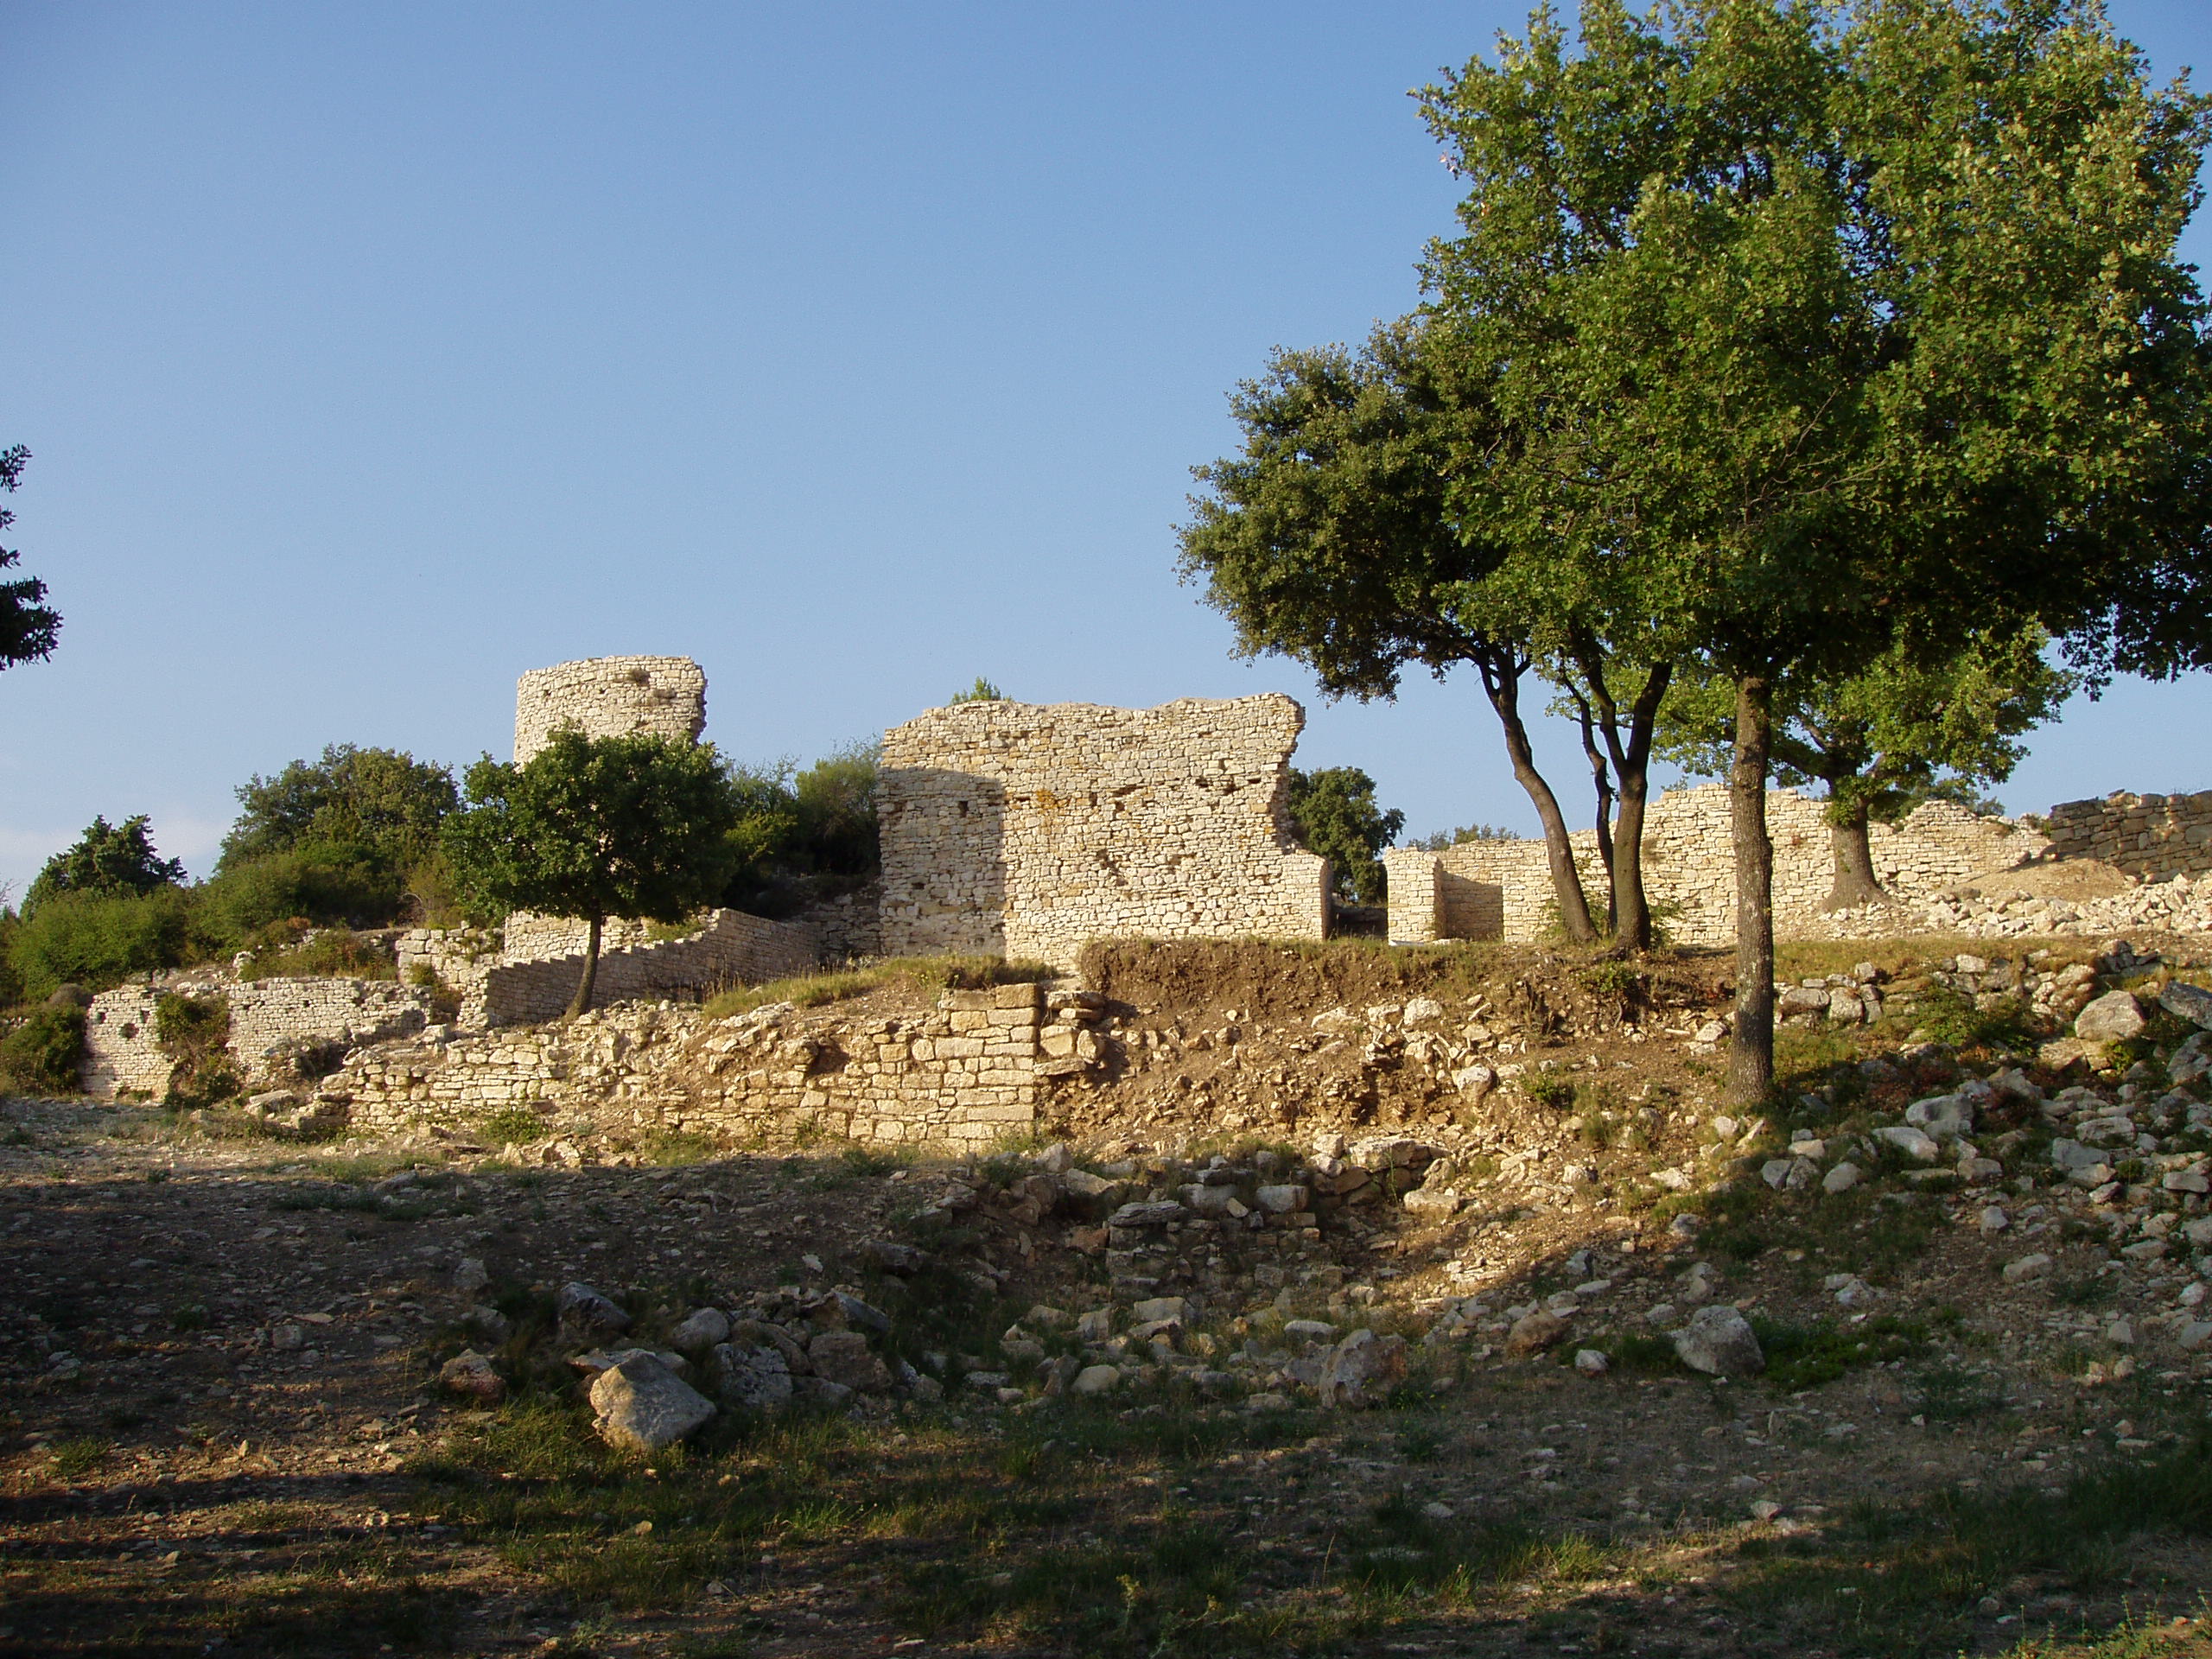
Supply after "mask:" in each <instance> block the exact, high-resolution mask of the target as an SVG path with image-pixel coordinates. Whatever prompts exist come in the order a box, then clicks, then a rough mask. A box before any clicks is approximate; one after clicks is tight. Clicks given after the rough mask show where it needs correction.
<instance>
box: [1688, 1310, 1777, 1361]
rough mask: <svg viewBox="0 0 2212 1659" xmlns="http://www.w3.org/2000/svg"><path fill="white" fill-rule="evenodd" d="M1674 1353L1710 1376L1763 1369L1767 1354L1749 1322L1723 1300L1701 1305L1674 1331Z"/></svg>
mask: <svg viewBox="0 0 2212 1659" xmlns="http://www.w3.org/2000/svg"><path fill="white" fill-rule="evenodd" d="M1675 1354H1676V1356H1677V1357H1680V1359H1681V1362H1682V1363H1683V1364H1685V1365H1687V1366H1688V1367H1689V1368H1690V1369H1691V1370H1694V1371H1703V1372H1706V1373H1707V1375H1709V1376H1753V1375H1755V1374H1756V1373H1758V1372H1760V1371H1763V1370H1765V1369H1766V1354H1765V1351H1764V1350H1762V1349H1761V1348H1760V1346H1759V1339H1758V1337H1757V1336H1755V1335H1754V1334H1753V1333H1752V1331H1751V1322H1750V1321H1749V1320H1747V1319H1745V1317H1744V1316H1743V1314H1742V1313H1739V1312H1738V1310H1737V1309H1735V1308H1734V1307H1732V1306H1729V1305H1728V1304H1727V1303H1726V1302H1716V1303H1714V1304H1713V1305H1712V1306H1709V1307H1700V1309H1698V1311H1697V1312H1696V1313H1693V1314H1691V1315H1690V1318H1689V1323H1688V1324H1687V1325H1684V1326H1683V1327H1682V1328H1681V1330H1680V1331H1677V1332H1675Z"/></svg>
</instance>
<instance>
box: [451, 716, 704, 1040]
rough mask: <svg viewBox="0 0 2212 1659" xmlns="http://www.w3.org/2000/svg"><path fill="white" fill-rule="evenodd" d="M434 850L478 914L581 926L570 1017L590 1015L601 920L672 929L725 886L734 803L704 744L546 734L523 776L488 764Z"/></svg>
mask: <svg viewBox="0 0 2212 1659" xmlns="http://www.w3.org/2000/svg"><path fill="white" fill-rule="evenodd" d="M464 782H465V786H466V790H467V804H466V806H465V807H464V809H463V810H461V811H459V812H457V813H455V814H454V816H453V817H450V818H449V819H448V820H447V821H446V823H445V826H444V829H443V831H442V841H443V844H444V846H445V848H446V850H447V853H448V857H449V858H450V860H451V862H452V866H453V869H454V875H455V878H456V880H458V881H459V882H460V884H461V887H462V888H463V889H464V891H466V892H467V893H469V894H470V895H471V896H473V897H474V898H475V899H477V900H478V901H479V902H480V903H481V904H483V905H485V906H487V907H490V908H493V909H495V910H497V911H499V912H507V911H512V910H531V911H537V912H541V913H543V914H545V915H549V916H565V917H573V918H578V919H580V920H584V921H588V923H589V924H590V932H589V942H588V945H587V948H586V951H585V957H584V965H583V971H582V976H581V977H580V978H579V980H578V982H577V985H576V994H575V999H574V1000H573V1001H571V1003H570V1004H569V1012H570V1013H571V1014H582V1012H583V1011H584V1010H585V1009H587V1008H588V1007H590V1006H591V995H592V987H593V984H594V981H595V979H596V977H597V975H598V971H599V948H600V938H601V931H602V930H603V928H604V925H605V923H606V920H607V918H608V917H609V916H626V917H637V918H645V919H647V920H651V921H659V922H677V921H683V920H684V919H686V918H689V917H690V915H692V914H693V913H694V912H696V911H697V910H699V909H700V908H701V907H702V906H706V905H710V904H712V903H714V902H715V899H717V898H718V897H719V896H720V895H721V892H722V889H723V888H724V887H725V886H727V884H728V880H729V878H730V874H731V872H732V870H733V868H734V866H735V864H736V862H737V860H738V857H739V851H738V849H737V847H736V845H735V843H734V836H733V832H734V830H735V829H737V827H738V819H739V801H738V797H737V792H736V791H735V790H734V789H733V788H732V786H731V784H730V781H729V779H728V778H727V777H726V776H725V775H724V773H723V771H722V767H721V762H720V761H719V760H717V759H716V757H715V751H714V747H713V746H712V745H711V744H692V743H683V742H677V741H671V740H669V739H666V738H662V737H657V736H652V735H647V734H632V735H626V736H620V737H603V738H591V737H586V736H585V735H584V734H582V732H580V731H578V730H577V729H576V728H575V727H573V726H570V727H564V728H561V729H560V730H558V731H556V732H555V733H554V734H553V735H552V736H551V738H550V739H549V740H548V741H547V742H546V745H545V747H543V749H541V750H539V751H538V753H536V754H535V755H533V756H531V759H530V760H529V761H528V762H527V763H525V764H524V765H522V766H512V765H509V764H507V763H505V762H503V761H498V760H493V759H492V758H491V757H490V756H488V755H487V756H486V757H485V758H484V759H483V760H480V761H478V762H477V763H476V764H475V765H474V766H471V767H470V768H469V769H468V773H467V778H466V779H465V780H464Z"/></svg>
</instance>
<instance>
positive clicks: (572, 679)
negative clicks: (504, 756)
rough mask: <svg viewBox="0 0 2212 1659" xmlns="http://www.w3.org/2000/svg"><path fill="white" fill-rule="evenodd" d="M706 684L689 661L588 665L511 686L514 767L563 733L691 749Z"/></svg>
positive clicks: (561, 666) (702, 720)
mask: <svg viewBox="0 0 2212 1659" xmlns="http://www.w3.org/2000/svg"><path fill="white" fill-rule="evenodd" d="M706 725H707V676H706V673H705V671H703V670H702V669H701V668H700V666H699V664H696V663H695V662H693V661H692V660H691V659H690V658H689V657H593V658H587V659H585V660H584V661H582V662H575V663H557V664H555V665H554V666H553V667H551V668H534V669H532V670H531V671H530V672H529V673H527V674H525V675H524V676H523V677H522V678H521V679H519V680H518V681H517V682H516V683H515V764H516V765H517V766H521V765H523V764H524V762H525V761H527V760H529V759H530V758H531V756H532V755H534V754H536V753H537V752H538V751H539V750H540V749H542V748H543V747H545V740H546V739H547V738H549V737H550V736H551V735H552V734H554V733H555V732H556V731H558V730H559V729H560V728H562V727H563V726H574V727H575V728H577V729H578V730H579V731H581V732H582V733H583V734H584V735H585V736H586V737H626V736H628V735H629V734H632V733H633V732H650V733H652V734H656V735H658V736H661V737H667V738H673V739H675V740H677V741H679V742H685V743H688V742H690V741H693V740H695V739H696V737H697V736H698V735H699V734H700V733H701V732H702V731H703V730H705V729H706Z"/></svg>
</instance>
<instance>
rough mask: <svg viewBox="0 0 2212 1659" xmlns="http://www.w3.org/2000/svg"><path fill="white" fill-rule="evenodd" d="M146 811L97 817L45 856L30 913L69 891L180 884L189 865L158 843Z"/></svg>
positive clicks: (110, 892) (26, 901) (138, 890)
mask: <svg viewBox="0 0 2212 1659" xmlns="http://www.w3.org/2000/svg"><path fill="white" fill-rule="evenodd" d="M150 822H151V820H150V819H149V817H147V815H146V814H144V813H143V812H142V813H140V814H139V815H138V816H137V817H134V818H125V819H124V821H123V822H122V823H116V824H111V823H109V822H108V821H107V820H106V819H105V818H104V817H96V818H94V819H93V820H92V823H91V825H90V826H89V827H87V828H86V831H85V833H84V834H83V835H82V836H79V837H78V839H77V842H76V844H75V845H74V846H73V847H71V848H70V849H68V850H67V851H66V852H60V853H56V854H55V855H54V856H53V857H52V858H49V859H48V860H47V861H46V864H45V866H44V868H41V870H40V871H39V873H38V874H37V875H36V876H35V878H33V880H32V881H31V885H30V888H29V891H28V892H27V893H24V894H23V913H24V914H25V915H26V916H28V915H29V914H31V913H32V912H35V911H36V910H37V909H38V908H39V907H40V906H41V905H43V904H45V903H46V902H47V901H48V899H54V898H56V897H58V896H60V894H62V893H83V894H86V895H87V896H89V897H93V898H100V899H123V898H136V897H138V896H139V895H141V894H143V893H152V892H155V891H156V889H158V888H162V887H181V886H182V885H183V883H184V880H185V873H184V866H183V864H182V863H181V862H180V861H177V860H175V859H174V858H163V857H162V855H160V854H159V853H158V852H156V850H155V849H154V842H153V837H152V836H151V835H150V834H149V831H148V829H147V825H148V824H149V823H150Z"/></svg>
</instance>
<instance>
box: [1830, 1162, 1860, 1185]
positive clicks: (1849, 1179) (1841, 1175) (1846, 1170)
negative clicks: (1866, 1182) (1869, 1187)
mask: <svg viewBox="0 0 2212 1659" xmlns="http://www.w3.org/2000/svg"><path fill="white" fill-rule="evenodd" d="M1859 1176H1860V1171H1859V1166H1858V1165H1856V1164H1854V1163H1852V1162H1851V1161H1850V1160H1845V1161H1844V1162H1842V1163H1840V1164H1838V1165H1836V1166H1835V1167H1834V1168H1833V1169H1831V1170H1829V1171H1828V1173H1827V1174H1825V1175H1823V1176H1821V1192H1850V1191H1851V1189H1852V1188H1853V1187H1854V1186H1856V1185H1859Z"/></svg>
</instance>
